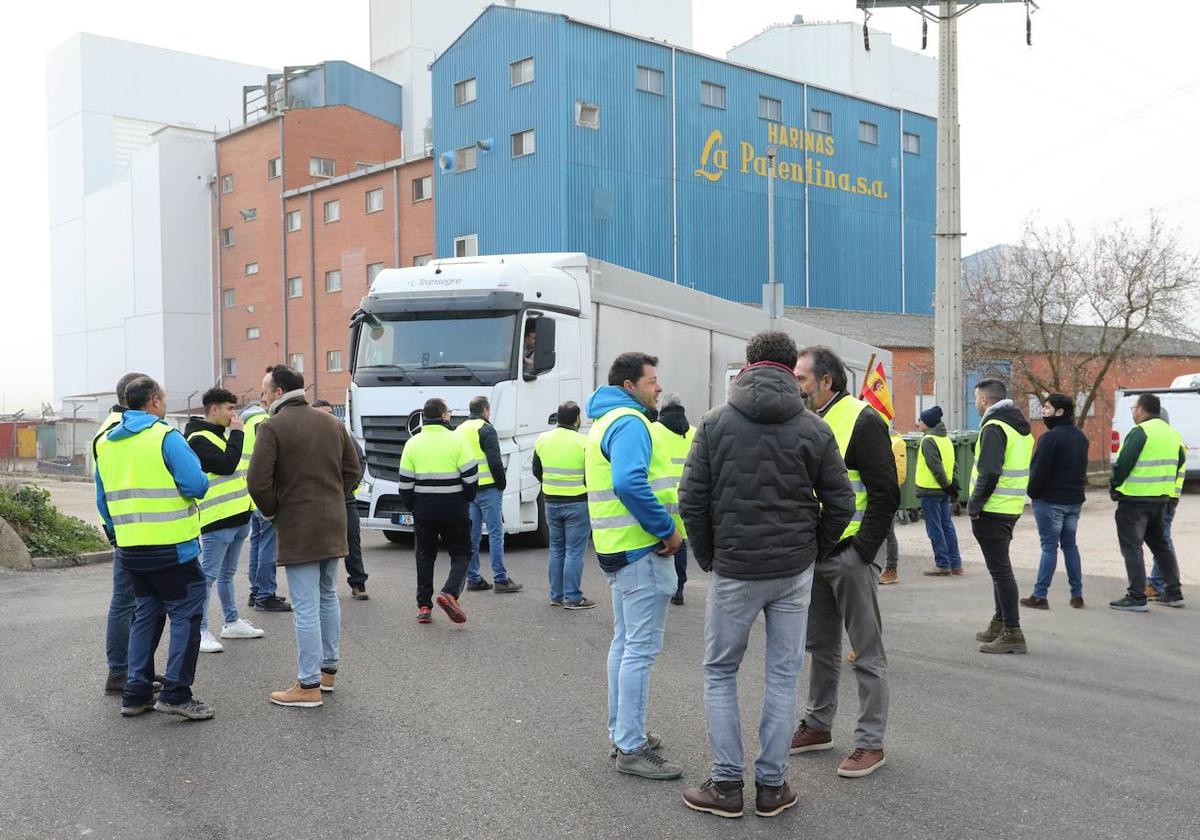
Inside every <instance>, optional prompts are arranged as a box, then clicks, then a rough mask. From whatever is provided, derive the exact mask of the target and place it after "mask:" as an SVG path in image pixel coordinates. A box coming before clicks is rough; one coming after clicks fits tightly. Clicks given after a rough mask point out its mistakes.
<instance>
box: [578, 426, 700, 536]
mask: <svg viewBox="0 0 1200 840" xmlns="http://www.w3.org/2000/svg"><path fill="white" fill-rule="evenodd" d="M622 417H636V418H637V419H638V421H639V422H641V423H644V424H645V426H646V432H647V433H648V434H649V435H650V464H649V467H648V469H647V473H646V478H647V480H648V481H649V482H650V489H651V490H652V491H653V492H654V497H655V498H656V499H658V501H659V502H661V503H662V504H663V506H664V507H666V509H667V512H668V513H670V514H671V515H672V516H674V515H675V514H677V513H678V511H679V506H678V505H677V504H672V503H671V502H669V501H668V493H669V491H670V489H671V488H672V487H674V486H675V483H676V479H675V477H674V476H670V475H665V474H663V473H661V472H658V471H656V467H660V466H661V460H657V461H656V460H655V457H654V450H655V449H656V448H657V447H658V444H657V442H656V441H655V437H654V430H653V428H652V424H651V423H650V421H649V420H648V419H646V415H644V414H643V413H642V412H640V411H638V410H637V409H633V408H616V409H613V410H612V411H610V412H608V413H607V414H605V415H604V416H603V417H601V418H600V419H599V420H597V421H596V422H595V423H593V424H592V430H591V432H589V433H588V438H587V449H586V452H585V455H584V463H585V464H586V469H587V477H586V481H587V492H588V514H589V515H590V516H591V520H592V541H593V542H594V544H595V546H596V553H597V554H621V553H624V552H626V551H636V550H637V549H639V548H648V547H650V546H652V545H656V544H657V543H658V542H660V540H659V538H658V537H656V536H654V535H653V534H651V533H649V532H648V531H646V530H645V529H644V528H642V525H641V523H640V522H638V520H637V517H635V516H634V515H633V514H632V513H631V512H630V511H629V508H627V507H625V505H624V503H622V502H621V500H620V499H619V498H618V497H617V494H616V492H615V491H614V490H613V477H612V464H611V463H609V460H608V459H607V458H605V457H604V453H603V452H602V451H601V449H600V443H601V441H603V440H604V434H605V433H606V432H607V431H608V430H609V428H610V427H611V426H612V424H613V423H615V422H616V421H617V420H619V419H621V418H622Z"/></svg>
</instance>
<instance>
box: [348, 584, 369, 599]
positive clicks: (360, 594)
mask: <svg viewBox="0 0 1200 840" xmlns="http://www.w3.org/2000/svg"><path fill="white" fill-rule="evenodd" d="M350 597H351V598H353V599H354V600H355V601H369V600H371V596H370V595H368V594H367V587H365V586H351V587H350Z"/></svg>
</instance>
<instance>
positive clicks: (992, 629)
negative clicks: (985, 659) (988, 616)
mask: <svg viewBox="0 0 1200 840" xmlns="http://www.w3.org/2000/svg"><path fill="white" fill-rule="evenodd" d="M1003 632H1004V622H1003V621H1001V620H1000V619H998V618H993V619H992V620H991V621H989V622H988V626H987V629H986V630H982V631H980V632H978V633H976V634H975V641H977V642H994V641H996V639H997V638H998V637H999V635H1000V634H1001V633H1003Z"/></svg>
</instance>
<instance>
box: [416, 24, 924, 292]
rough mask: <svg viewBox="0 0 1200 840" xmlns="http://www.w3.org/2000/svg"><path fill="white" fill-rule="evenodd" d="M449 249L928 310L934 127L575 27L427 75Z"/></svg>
mask: <svg viewBox="0 0 1200 840" xmlns="http://www.w3.org/2000/svg"><path fill="white" fill-rule="evenodd" d="M432 71H433V115H434V116H433V130H434V147H435V154H437V156H438V166H437V167H435V170H436V172H437V175H436V178H437V184H436V187H437V189H436V194H437V207H436V216H437V231H436V235H437V252H438V255H439V256H454V255H456V254H471V253H481V254H498V253H517V252H530V251H583V252H586V253H587V254H589V255H591V256H593V257H597V258H599V259H602V260H606V261H608V262H613V263H617V264H618V265H623V266H626V267H628V268H632V269H635V270H637V271H641V272H645V273H647V274H651V275H654V276H656V277H661V278H663V279H666V280H671V281H674V282H677V283H681V284H684V285H687V286H691V287H693V288H696V289H700V290H702V291H705V292H709V293H712V294H716V295H720V296H722V297H726V298H729V299H732V300H737V301H741V302H746V303H753V302H760V301H761V300H762V284H763V283H765V282H766V280H767V234H766V231H767V200H766V194H767V171H768V170H767V166H768V163H767V158H766V155H767V147H768V146H769V145H775V146H776V147H777V149H778V152H777V158H776V173H777V178H776V183H775V224H776V250H775V253H776V277H777V279H778V280H779V281H780V282H782V283H784V284H785V300H786V303H787V305H789V306H813V307H824V308H833V309H860V310H876V311H892V312H919V313H929V312H932V310H933V278H934V242H933V233H934V189H935V150H936V120H934V119H933V118H932V117H929V116H926V115H923V114H916V113H913V112H911V111H903V110H900V109H898V108H894V107H889V106H886V105H881V104H877V103H874V102H868V101H865V100H862V99H858V98H855V97H852V96H847V95H844V94H840V93H836V92H832V91H828V90H823V89H820V88H816V87H813V86H811V85H806V84H803V83H802V82H799V81H794V80H790V79H785V78H781V77H779V76H775V75H772V74H769V73H765V72H762V71H758V70H754V69H752V68H747V67H743V66H740V65H736V64H731V63H729V62H726V61H721V60H719V59H715V58H712V57H709V56H704V55H700V54H698V53H695V52H692V51H689V50H685V49H681V48H677V47H673V46H671V45H669V44H664V43H662V42H658V41H652V40H649V39H645V38H640V37H635V36H630V35H625V34H622V33H618V32H613V31H611V30H607V29H604V28H602V27H598V26H595V25H593V24H589V23H584V22H581V21H577V20H573V19H571V18H568V17H565V16H563V15H557V14H550V13H545V12H536V11H528V10H523V9H514V8H510V7H506V6H490V7H488V8H487V9H486V10H485V11H484V12H483V13H482V14H481V15H480V16H479V17H478V18H477V19H476V20H475V21H474V23H472V24H471V26H470V27H469V28H468V29H467V30H466V31H465V32H464V33H463V34H462V35H461V36H460V37H459V38H458V40H457V41H455V42H454V44H452V45H451V46H450V48H449V49H447V50H446V51H445V52H444V53H442V54H441V55H440V56H438V58H437V60H436V61H435V62H434V64H433V68H432Z"/></svg>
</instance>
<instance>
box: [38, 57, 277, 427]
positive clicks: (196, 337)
mask: <svg viewBox="0 0 1200 840" xmlns="http://www.w3.org/2000/svg"><path fill="white" fill-rule="evenodd" d="M269 72H270V70H268V69H267V68H265V67H254V66H251V65H246V64H237V63H234V62H229V61H220V60H217V59H213V58H207V57H204V56H197V55H190V54H187V53H180V52H175V51H173V50H166V49H161V48H158V47H150V46H145V45H142V44H134V43H129V42H127V41H119V40H114V39H111V38H102V37H98V36H95V35H89V34H84V33H81V34H78V35H75V36H73V37H72V38H71V39H70V40H68V41H67V42H66V43H65V44H63V45H62V46H61V47H59V48H58V49H56V50H55V51H54V52H52V53H51V54H50V55H49V57H48V58H47V67H46V82H47V134H48V142H49V191H50V195H49V199H50V200H49V208H50V259H51V277H50V280H51V296H52V321H53V334H54V399H55V401H56V402H63V401H66V402H67V406H66V409H67V412H68V413H70V412H71V410H72V409H73V408H78V407H79V402H83V403H85V404H87V407H85V408H82V410H80V411H79V416H86V415H90V414H92V413H93V412H96V413H100V412H103V411H105V410H106V409H107V407H108V405H109V403H110V402H111V392H112V388H113V385H114V384H115V383H116V380H117V379H118V378H119V377H120V375H121V374H122V373H123V372H125V371H128V370H140V371H142V372H145V373H147V374H150V375H151V376H154V377H155V378H157V379H159V380H160V381H161V382H162V383H163V384H164V385H165V386H166V388H167V390H168V397H169V401H170V404H171V407H172V408H174V407H176V406H180V407H182V406H183V405H185V404H186V402H187V398H188V396H189V395H190V394H192V393H193V392H195V391H197V390H203V389H204V388H207V387H210V386H211V385H212V383H213V381H214V378H215V376H214V371H213V358H214V353H213V352H212V343H213V327H212V294H213V292H212V288H213V286H212V242H213V239H212V212H213V211H212V192H211V187H210V184H209V179H210V178H211V177H212V176H213V175H214V174H215V173H214V170H213V167H214V166H215V160H216V158H215V153H214V148H213V136H214V133H215V131H216V130H217V129H221V130H224V129H225V128H226V127H227V126H228V125H230V123H231V121H234V120H238V121H240V119H241V111H242V101H241V88H242V85H251V84H262V83H263V82H264V81H265V79H266V76H267V74H268V73H269ZM89 397H95V399H89ZM72 398H80V400H79V402H73V401H72Z"/></svg>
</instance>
